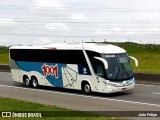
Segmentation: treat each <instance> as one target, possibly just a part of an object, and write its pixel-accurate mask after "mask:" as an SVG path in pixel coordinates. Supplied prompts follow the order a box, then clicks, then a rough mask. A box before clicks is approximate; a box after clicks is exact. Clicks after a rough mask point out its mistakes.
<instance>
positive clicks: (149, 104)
mask: <svg viewBox="0 0 160 120" xmlns="http://www.w3.org/2000/svg"><path fill="white" fill-rule="evenodd" d="M0 87H8V88H16V89H25V90H31V91H38V92H48V93H56V94H64V95H70V96H78V97H85V98H94V99H100V100H109V101H116V102H117V101H118V102H124V103H132V104H140V105H148V106H157V107H160V105H159V104H152V103H143V102H135V101H126V100H118V99H109V98H100V97H93V96H86V95H78V94H70V93H63V92H55V91H47V90H39V89H32V88H23V87H15V86H8V85H0Z"/></svg>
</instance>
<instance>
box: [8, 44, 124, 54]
mask: <svg viewBox="0 0 160 120" xmlns="http://www.w3.org/2000/svg"><path fill="white" fill-rule="evenodd" d="M10 49H51V50H83V49H84V50H90V51H95V52H98V53H106V54H114V53H115V54H117V53H126V51H125V50H124V49H123V48H120V47H118V46H115V45H110V44H102V43H53V44H50V45H33V46H12V47H10Z"/></svg>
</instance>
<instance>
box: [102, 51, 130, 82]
mask: <svg viewBox="0 0 160 120" xmlns="http://www.w3.org/2000/svg"><path fill="white" fill-rule="evenodd" d="M102 57H103V58H104V59H105V60H106V61H107V62H108V69H107V70H106V73H107V79H109V80H117V81H119V80H125V79H130V78H132V77H133V69H132V65H131V63H130V59H129V57H128V55H127V54H126V53H123V54H112V55H111V54H110V55H109V54H103V55H102Z"/></svg>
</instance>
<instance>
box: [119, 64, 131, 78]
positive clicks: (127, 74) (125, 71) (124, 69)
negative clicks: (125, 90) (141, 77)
mask: <svg viewBox="0 0 160 120" xmlns="http://www.w3.org/2000/svg"><path fill="white" fill-rule="evenodd" d="M121 66H122V69H123V71H124V73H126V76H127V77H128V78H129V76H130V75H129V73H128V71H127V70H126V68H125V67H124V64H121Z"/></svg>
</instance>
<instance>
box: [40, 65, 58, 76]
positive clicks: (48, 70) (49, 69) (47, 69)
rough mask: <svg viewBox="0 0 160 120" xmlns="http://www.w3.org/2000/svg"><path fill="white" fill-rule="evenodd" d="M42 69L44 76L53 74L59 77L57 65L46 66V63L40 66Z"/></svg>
mask: <svg viewBox="0 0 160 120" xmlns="http://www.w3.org/2000/svg"><path fill="white" fill-rule="evenodd" d="M41 68H42V71H43V73H44V76H45V77H46V76H47V75H52V76H55V77H56V78H58V77H59V75H58V65H57V64H56V65H55V66H52V65H51V66H48V65H46V63H45V64H44V65H43V66H42V67H41Z"/></svg>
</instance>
